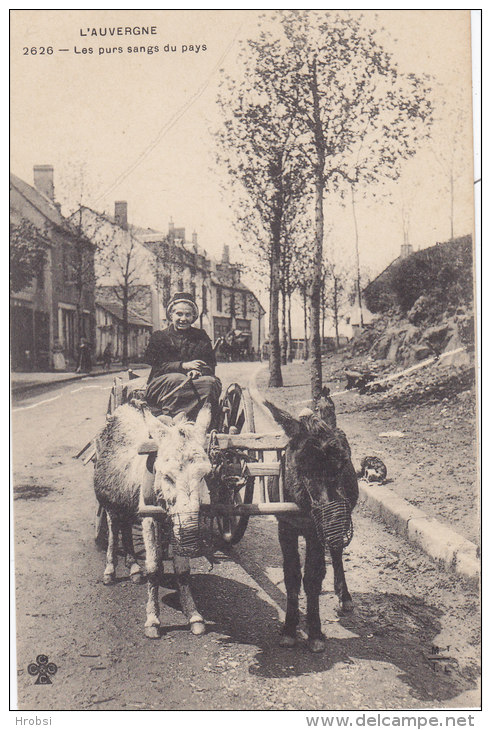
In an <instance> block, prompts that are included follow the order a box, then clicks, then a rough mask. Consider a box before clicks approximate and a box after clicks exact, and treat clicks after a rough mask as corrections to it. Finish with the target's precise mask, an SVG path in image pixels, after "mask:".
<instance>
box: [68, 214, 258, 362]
mask: <svg viewBox="0 0 491 730" xmlns="http://www.w3.org/2000/svg"><path fill="white" fill-rule="evenodd" d="M77 215H79V216H80V219H81V220H82V225H83V228H84V231H85V232H86V234H87V235H88V236H90V237H91V238H93V240H95V241H98V242H99V244H100V246H101V248H102V249H104V247H105V246H107V247H108V248H111V249H112V251H113V253H112V254H111V255H107V256H105V257H104V256H103V257H102V258H101V259H99V260H96V275H97V284H98V291H100V290H101V289H102V288H103V289H105V290H106V292H110V291H111V289H112V290H113V292H114V289H115V288H118V289H121V286H122V274H123V270H124V265H125V263H127V262H128V256H129V258H130V265H129V268H130V270H131V271H132V276H131V282H130V287H129V296H130V298H131V299H130V302H129V303H130V305H131V308H132V309H133V311H134V312H135V313H137V314H138V315H139V316H140V317H142V318H143V319H144V320H145V321H147V322H151V323H152V326H153V329H154V330H157V329H162V328H164V327H166V326H167V320H166V314H165V306H166V303H167V302H168V300H169V299H170V297H171V296H172V294H173V293H174V292H176V291H188V292H191V293H192V294H193V295H194V296H195V299H196V302H197V304H198V308H199V310H200V313H201V314H200V320H199V323H198V324H199V326H200V327H202V328H203V329H204V330H205V331H206V332H207V333H208V335H209V336H210V338H211V340H212V341H214V340H216V339H217V337H221V336H223V335H224V334H226V333H227V332H228V331H230V330H231V329H234V330H241V331H246V332H250V333H251V334H250V340H251V346H252V347H254V349H255V351H256V352H258V351H259V350H260V348H261V346H262V342H263V340H264V313H265V311H264V309H263V307H262V306H261V304H260V302H259V300H258V299H257V297H256V295H255V294H254V293H253V292H252V291H251V290H250V289H248V288H247V287H246V286H245V284H244V283H243V282H242V281H241V272H240V267H239V266H238V265H237V264H234V263H231V262H230V256H229V247H228V246H224V249H223V256H222V259H221V261H219V262H217V261H214V260H213V259H212V258H211V257H209V256H208V254H207V252H206V251H204V250H203V249H202V248H201V247H200V246H199V245H198V237H197V234H196V233H193V234H192V237H191V241H188V240H187V239H186V231H185V229H184V228H177V227H176V226H175V225H174V223H173V222H172V221H171V222H170V224H169V229H168V232H167V233H163V232H161V231H156V230H154V229H151V228H141V227H138V226H135V225H131V224H130V223H129V222H128V210H127V204H126V202H125V201H117V202H116V203H115V210H114V216H108V215H107V214H101V213H97V212H96V211H93V210H91V209H89V208H86V207H84V208H82V209H81V212H79V213H77ZM114 251H117V252H118V256H115V255H114ZM125 257H126V258H125ZM106 301H107V295H106ZM113 301H114V302H116V303H117V302H118V301H119V302H120V301H121V297H120V296H119V297H118V298H115V297H113Z"/></svg>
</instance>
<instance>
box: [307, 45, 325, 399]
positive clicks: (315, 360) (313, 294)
mask: <svg viewBox="0 0 491 730" xmlns="http://www.w3.org/2000/svg"><path fill="white" fill-rule="evenodd" d="M310 70H311V72H312V81H311V91H312V101H313V104H312V116H313V121H314V146H315V151H316V158H317V159H316V165H315V244H314V266H313V272H312V282H311V285H310V291H309V295H310V296H309V299H310V302H309V312H310V342H309V350H310V388H311V393H312V400H313V402H314V403H315V402H316V401H318V400H319V398H320V395H321V389H322V358H321V342H320V331H319V328H320V303H321V280H322V248H323V241H324V210H323V201H324V169H325V164H326V159H325V154H326V151H325V140H324V133H323V126H322V120H321V116H320V101H319V87H318V82H317V58H316V57H314V59H313V61H312V65H311V69H310Z"/></svg>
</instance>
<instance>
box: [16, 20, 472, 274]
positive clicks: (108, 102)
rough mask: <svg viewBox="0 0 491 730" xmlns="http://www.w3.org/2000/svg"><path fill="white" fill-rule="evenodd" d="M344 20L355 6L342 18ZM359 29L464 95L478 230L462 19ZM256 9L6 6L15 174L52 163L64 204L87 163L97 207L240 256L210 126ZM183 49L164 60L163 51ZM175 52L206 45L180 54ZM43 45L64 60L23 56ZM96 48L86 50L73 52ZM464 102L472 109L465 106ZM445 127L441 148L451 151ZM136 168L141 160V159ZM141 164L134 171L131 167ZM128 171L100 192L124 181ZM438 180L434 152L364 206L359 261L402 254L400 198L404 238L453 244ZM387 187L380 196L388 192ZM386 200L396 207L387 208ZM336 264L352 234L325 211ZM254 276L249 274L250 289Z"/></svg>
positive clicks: (462, 229)
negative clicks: (220, 87)
mask: <svg viewBox="0 0 491 730" xmlns="http://www.w3.org/2000/svg"><path fill="white" fill-rule="evenodd" d="M343 12H349V11H343ZM365 16H366V19H367V23H369V24H371V25H375V26H376V27H378V28H380V27H381V26H384V27H385V29H386V30H387V31H389V32H390V33H391V36H392V37H391V38H389V40H386V46H387V47H388V49H389V50H392V51H393V53H394V56H395V58H396V59H397V60H398V62H399V65H400V68H401V69H402V70H404V71H413V72H415V73H417V74H421V73H430V74H432V75H433V76H434V77H435V79H436V80H437V82H438V83H439V84H440V85H441V88H442V96H443V97H444V98H445V99H446V100H447V104H448V106H449V107H450V108H452V106H453V105H454V104H455V103H458V100H459V93H461V92H460V91H459V90H460V89H463V90H464V94H465V97H464V98H465V101H464V105H465V106H466V108H465V110H464V112H465V132H464V133H463V134H462V150H461V166H462V167H461V169H462V174H461V176H460V177H459V179H458V180H457V186H456V209H455V234H456V235H461V234H464V233H469V232H471V230H472V194H473V191H472V167H471V166H472V149H471V144H472V140H471V133H470V99H471V97H470V45H469V42H470V40H469V39H470V35H469V34H470V23H469V11H414V10H409V11H395V10H394V11H379V13H378V18H377V15H376V14H375V13H374V12H373V11H366V12H365ZM257 18H258V13H257V12H256V11H249V10H243V11H235V10H223V11H195V10H193V11H163V10H160V11H158V10H148V11H137V10H132V11H126V10H108V11H95V10H83V11H82V10H78V11H77V10H66V11H56V10H51V11H46V10H38V11H13V13H12V28H11V59H12V75H11V80H12V83H11V130H12V133H11V135H12V136H11V169H12V171H13V172H14V173H16V174H17V175H19V176H20V177H21V178H23V179H24V180H26V181H27V182H29V183H32V167H33V165H34V164H47V163H50V164H53V165H54V167H55V188H56V195H57V197H58V199H59V200H64V199H65V198H66V195H67V193H68V192H70V191H69V190H67V188H72V189H73V188H76V187H77V185H76V180H75V178H76V174H74V172H73V170H74V169H75V168H76V167H77V166H79V165H80V163H81V162H84V163H85V168H86V178H87V183H88V187H89V188H90V189H91V190H92V191H94V192H95V194H94V196H93V198H92V200H91V201H89V202H92V204H93V205H94V207H96V208H98V209H105V210H107V211H112V210H113V206H114V200H127V201H128V207H129V218H130V222H132V223H135V224H137V225H142V226H150V227H152V228H156V229H158V230H164V231H166V230H167V227H168V222H169V220H170V218H171V216H172V218H173V220H174V222H175V224H176V226H180V227H185V228H186V232H187V234H188V237H189V238H190V237H191V232H192V231H193V230H196V231H197V232H198V240H199V243H200V245H201V246H202V247H204V248H205V249H207V250H208V252H209V253H210V254H212V255H215V256H219V255H220V254H221V250H222V247H223V244H225V243H228V244H229V245H230V247H231V254H232V258H233V259H235V260H240V259H241V253H240V249H239V243H240V238H239V235H238V233H237V232H236V231H235V229H234V228H233V211H232V209H231V201H230V200H229V199H228V197H227V195H223V194H222V193H221V191H220V180H222V179H223V172H222V171H221V170H217V169H216V165H215V161H214V148H213V141H212V139H211V136H210V133H209V129H210V127H212V126H213V124H214V123H215V122H216V119H217V112H218V110H217V107H216V105H215V98H216V90H217V84H218V79H219V73H218V69H219V68H220V67H223V68H225V69H226V70H227V71H228V72H230V73H233V70H234V62H235V54H236V51H237V40H238V39H240V38H243V39H245V38H248V37H251V36H252V35H254V33H255V30H256V27H257ZM118 25H122V26H126V25H148V26H151V25H155V26H157V35H155V36H145V37H141V38H140V39H138V38H136V37H124V36H123V37H119V38H116V39H115V38H108V37H105V38H90V37H81V36H80V32H79V29H80V28H83V29H85V28H87V27H99V26H111V27H112V26H118ZM167 43H169V44H171V45H176V46H177V52H176V53H165V52H163V51H162V47H163V46H164V45H165V44H167ZM156 44H158V45H159V46H160V47H161V50H160V52H159V53H154V54H152V55H147V54H137V55H135V54H128V53H127V52H126V48H127V46H129V45H132V46H133V45H138V46H139V45H145V46H148V45H156ZM182 44H185V45H188V46H189V45H190V44H194V45H195V46H197V45H198V44H199V45H201V46H202V45H203V44H206V46H207V50H206V51H203V50H200V51H199V52H198V53H196V52H191V51H188V52H185V53H182V52H181V46H182ZM41 45H45V46H48V45H51V46H53V48H54V49H58V48H69V49H71V50H70V52H69V53H63V52H62V53H60V52H58V51H57V50H56V52H55V53H54V54H53V55H51V56H47V55H44V56H41V55H39V54H38V55H36V56H32V55H30V54H29V55H23V48H24V47H28V48H31V47H33V46H37V47H39V46H41ZM115 46H116V47H117V46H122V47H123V49H124V52H123V53H122V54H119V53H116V54H113V53H111V54H106V53H104V54H103V55H99V53H98V49H99V47H102V48H108V47H115ZM74 47H76V48H77V49H78V50H79V51H80V50H82V48H84V47H92V48H93V49H94V51H93V54H92V55H89V54H85V55H84V54H81V53H80V54H75V53H74V51H73V49H74ZM467 101H468V104H467ZM445 135H446V132H445V129H444V128H443V127H442V128H441V129H440V132H439V138H438V140H437V142H436V146H437V148H438V149H443V150H445V148H446V145H447V140H446V136H445ZM139 160H141V161H140V162H139V163H138V161H139ZM136 163H138V164H136ZM133 167H134V169H132V171H131V172H130V174H129V175H128V176H127V177H126V178H125V179H124V180H122V181H121V182H120V183H119V184H118V185H117V186H116V187H114V188H113V189H111V190H110V192H109V193H107V194H106V191H108V189H109V188H111V186H113V183H114V182H115V181H116V180H117V179H118V177H119V176H120V175H122V174H124V173H126V172H127V171H128V170H129V169H130V168H133ZM445 184H446V179H445V177H444V175H443V174H442V172H441V170H440V168H439V166H438V163H437V161H436V159H435V157H434V155H433V154H432V153H430V152H428V150H424V151H422V152H421V153H420V154H419V155H418V156H417V157H416V158H415V159H414V160H412V161H411V162H410V163H409V165H408V166H407V170H406V171H405V174H404V176H403V178H402V179H401V181H400V182H398V183H397V184H395V185H392V186H390V188H389V189H388V190H389V191H390V192H391V193H392V198H391V197H390V196H389V195H387V194H385V195H383V196H382V194H381V191H379V192H378V197H375V198H374V197H372V196H371V197H370V198H369V199H367V200H366V201H360V203H359V205H358V221H359V232H360V256H361V262H362V266H365V267H368V268H369V269H370V270H371V271H373V272H374V273H377V272H378V271H380V270H381V269H382V268H384V266H385V265H387V264H388V263H389V262H390V261H391V260H393V259H394V258H395V257H396V256H397V255H398V253H399V251H400V245H401V243H402V241H403V231H402V217H401V209H400V203H399V202H398V201H400V200H401V198H402V197H404V199H405V204H406V207H407V209H408V210H409V217H410V242H411V243H412V244H413V246H414V248H415V249H417V248H421V247H426V246H428V245H432V244H434V243H435V242H436V241H442V240H446V239H448V237H449V233H450V226H449V198H448V193H447V192H446V191H445ZM386 192H388V191H386ZM391 200H392V201H393V203H394V204H392V205H391V203H390V201H391ZM326 217H327V220H328V221H330V222H331V224H332V225H333V238H334V240H336V241H339V244H338V245H339V248H340V250H342V251H343V252H345V253H343V254H342V256H344V255H346V256H347V257H351V255H352V251H353V248H352V247H353V241H354V231H353V222H352V212H351V209H350V208H347V209H343V208H342V206H340V205H339V204H338V203H337V201H335V200H329V201H327V203H326ZM250 282H251V279H249V283H250Z"/></svg>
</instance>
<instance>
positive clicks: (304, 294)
mask: <svg viewBox="0 0 491 730" xmlns="http://www.w3.org/2000/svg"><path fill="white" fill-rule="evenodd" d="M302 297H303V359H304V360H307V359H308V357H309V340H308V335H307V285H305V286H304V288H303V289H302Z"/></svg>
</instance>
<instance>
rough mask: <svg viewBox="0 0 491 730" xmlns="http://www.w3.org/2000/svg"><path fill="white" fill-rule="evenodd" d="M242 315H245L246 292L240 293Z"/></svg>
mask: <svg viewBox="0 0 491 730" xmlns="http://www.w3.org/2000/svg"><path fill="white" fill-rule="evenodd" d="M242 316H243V317H247V292H243V293H242Z"/></svg>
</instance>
